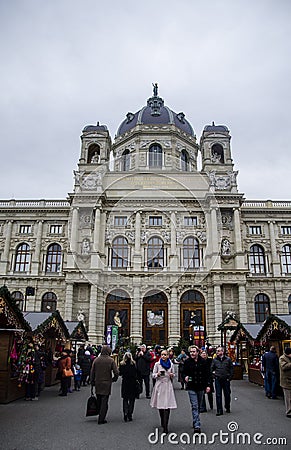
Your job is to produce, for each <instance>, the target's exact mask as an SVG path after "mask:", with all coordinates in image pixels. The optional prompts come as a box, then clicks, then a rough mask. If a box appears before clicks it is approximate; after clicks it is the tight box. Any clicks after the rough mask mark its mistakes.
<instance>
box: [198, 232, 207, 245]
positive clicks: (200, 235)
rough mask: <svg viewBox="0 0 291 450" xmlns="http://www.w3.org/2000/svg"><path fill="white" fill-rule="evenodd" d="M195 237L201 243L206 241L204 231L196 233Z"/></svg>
mask: <svg viewBox="0 0 291 450" xmlns="http://www.w3.org/2000/svg"><path fill="white" fill-rule="evenodd" d="M196 236H197V237H198V239H199V240H200V241H201V242H205V241H206V232H205V231H197V233H196Z"/></svg>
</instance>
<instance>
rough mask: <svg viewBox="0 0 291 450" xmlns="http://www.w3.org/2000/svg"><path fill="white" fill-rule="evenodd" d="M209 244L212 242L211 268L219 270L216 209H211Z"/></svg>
mask: <svg viewBox="0 0 291 450" xmlns="http://www.w3.org/2000/svg"><path fill="white" fill-rule="evenodd" d="M210 216H211V242H212V268H213V269H220V268H221V264H220V256H219V245H218V224H217V208H216V207H213V208H212V209H211V214H210Z"/></svg>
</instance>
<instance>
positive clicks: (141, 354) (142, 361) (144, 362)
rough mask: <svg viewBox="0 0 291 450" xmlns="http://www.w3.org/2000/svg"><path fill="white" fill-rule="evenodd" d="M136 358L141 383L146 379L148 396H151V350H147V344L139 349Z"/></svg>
mask: <svg viewBox="0 0 291 450" xmlns="http://www.w3.org/2000/svg"><path fill="white" fill-rule="evenodd" d="M135 360H136V368H137V376H138V380H139V382H140V385H141V386H142V383H143V381H144V384H145V389H146V398H151V397H150V367H151V355H150V352H148V351H147V347H146V345H145V344H142V345H141V347H140V349H138V351H137V353H136V357H135ZM137 398H138V396H137Z"/></svg>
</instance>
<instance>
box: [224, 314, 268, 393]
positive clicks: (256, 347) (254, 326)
mask: <svg viewBox="0 0 291 450" xmlns="http://www.w3.org/2000/svg"><path fill="white" fill-rule="evenodd" d="M262 326H263V323H238V325H237V328H236V330H235V331H234V333H233V335H232V336H231V338H230V341H231V342H233V343H234V344H235V345H236V349H237V350H236V353H237V358H238V360H239V361H240V363H241V365H242V367H243V368H244V371H245V373H247V374H248V378H249V381H250V382H252V383H256V384H259V385H261V386H262V385H263V384H264V379H263V376H262V372H261V355H262V351H263V349H262V346H261V343H260V341H259V340H258V337H257V336H258V333H259V331H260V329H261V328H262Z"/></svg>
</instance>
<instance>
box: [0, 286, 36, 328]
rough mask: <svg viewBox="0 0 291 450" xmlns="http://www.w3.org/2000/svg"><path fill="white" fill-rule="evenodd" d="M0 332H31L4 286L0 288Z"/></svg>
mask: <svg viewBox="0 0 291 450" xmlns="http://www.w3.org/2000/svg"><path fill="white" fill-rule="evenodd" d="M0 330H1V331H5V330H10V331H17V330H19V331H27V332H28V331H31V327H30V325H29V323H28V322H27V321H26V320H25V319H24V317H23V314H22V312H21V311H20V309H19V308H18V306H17V304H16V302H15V300H14V299H13V298H12V297H11V295H10V292H9V290H8V289H7V287H6V286H2V287H0Z"/></svg>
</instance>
